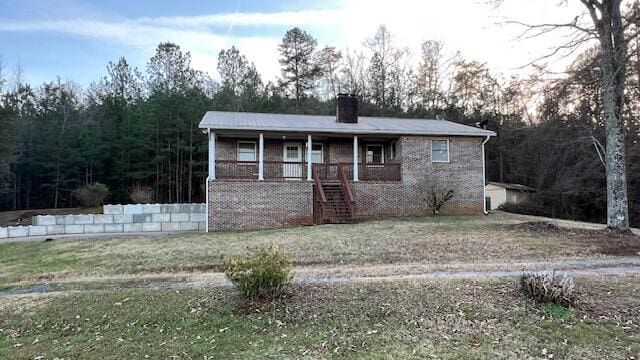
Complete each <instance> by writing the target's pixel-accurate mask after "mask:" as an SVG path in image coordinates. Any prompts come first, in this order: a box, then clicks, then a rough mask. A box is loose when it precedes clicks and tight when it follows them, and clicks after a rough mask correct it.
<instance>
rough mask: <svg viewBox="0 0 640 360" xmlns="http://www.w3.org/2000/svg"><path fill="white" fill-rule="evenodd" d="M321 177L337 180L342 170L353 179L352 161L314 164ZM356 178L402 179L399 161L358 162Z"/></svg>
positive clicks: (376, 179) (370, 179)
mask: <svg viewBox="0 0 640 360" xmlns="http://www.w3.org/2000/svg"><path fill="white" fill-rule="evenodd" d="M315 165H318V172H319V174H320V177H321V178H322V179H334V180H339V173H338V170H340V172H342V173H343V174H344V175H345V177H346V178H347V179H348V180H352V179H353V163H336V164H333V163H331V164H315ZM358 180H361V181H400V180H402V164H401V163H396V162H393V163H384V164H371V163H359V164H358Z"/></svg>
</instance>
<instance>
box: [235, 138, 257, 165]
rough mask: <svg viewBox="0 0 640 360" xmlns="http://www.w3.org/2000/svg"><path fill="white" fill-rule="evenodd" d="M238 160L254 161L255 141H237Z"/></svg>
mask: <svg viewBox="0 0 640 360" xmlns="http://www.w3.org/2000/svg"><path fill="white" fill-rule="evenodd" d="M238 161H256V142H255V141H238Z"/></svg>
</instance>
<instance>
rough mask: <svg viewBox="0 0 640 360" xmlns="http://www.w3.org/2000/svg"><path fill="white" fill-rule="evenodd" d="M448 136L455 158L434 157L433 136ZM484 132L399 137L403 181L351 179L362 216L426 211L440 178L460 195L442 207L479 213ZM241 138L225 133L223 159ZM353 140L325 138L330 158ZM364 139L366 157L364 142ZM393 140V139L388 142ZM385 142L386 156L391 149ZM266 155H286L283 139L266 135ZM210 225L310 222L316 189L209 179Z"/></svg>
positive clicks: (347, 150)
mask: <svg viewBox="0 0 640 360" xmlns="http://www.w3.org/2000/svg"><path fill="white" fill-rule="evenodd" d="M433 139H448V140H449V153H450V161H449V162H448V163H433V162H432V161H431V140H433ZM482 140H483V139H482V138H479V137H424V136H403V137H400V138H399V139H397V142H398V143H397V152H398V158H397V161H400V162H401V163H402V181H359V182H351V186H352V190H353V193H354V197H355V200H356V206H357V214H358V216H359V217H363V218H366V217H387V216H406V215H418V214H425V213H426V212H427V211H428V209H427V207H426V203H425V201H424V198H425V197H427V195H428V191H429V188H430V186H431V185H432V184H435V185H436V186H437V187H439V188H440V189H445V190H448V189H453V190H454V192H455V196H454V198H453V199H452V200H450V201H449V202H448V203H447V204H446V205H445V206H444V207H443V209H442V212H443V213H453V214H480V213H482V210H483V187H484V184H483V174H482V152H481V143H482ZM236 141H237V139H221V141H219V145H218V147H217V149H216V150H217V153H218V154H220V156H219V159H225V160H234V159H235V158H236V154H235V151H236ZM351 141H352V140H349V139H340V140H331V141H326V142H325V156H324V157H325V161H327V162H331V163H335V162H341V161H344V162H350V161H351V160H352V159H353V153H352V151H353V146H352V142H351ZM366 143H367V142H366V140H364V139H363V140H362V141H361V144H360V145H361V150H360V154H361V160H360V161H362V162H364V146H365V144H366ZM386 144H389V142H386ZM388 148H389V147H388V146H386V147H385V158H386V159H388V156H389V150H388ZM265 159H270V160H274V161H281V160H282V142H279V141H274V140H267V141H265ZM208 191H209V214H208V216H209V230H243V229H259V228H276V227H285V226H292V225H303V224H311V223H312V221H313V204H312V199H313V190H312V184H311V182H308V181H269V180H265V181H251V180H249V181H247V180H244V181H234V180H214V181H211V182H209V190H208Z"/></svg>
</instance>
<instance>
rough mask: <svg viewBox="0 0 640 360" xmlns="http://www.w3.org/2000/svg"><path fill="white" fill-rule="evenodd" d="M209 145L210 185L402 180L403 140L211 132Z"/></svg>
mask: <svg viewBox="0 0 640 360" xmlns="http://www.w3.org/2000/svg"><path fill="white" fill-rule="evenodd" d="M209 142H210V144H209V152H210V153H209V180H239V181H288V180H291V181H295V180H298V181H305V180H306V181H313V180H314V178H316V177H317V178H318V179H322V180H339V177H341V176H345V177H346V178H347V179H349V180H351V181H401V180H402V164H401V159H400V156H399V155H400V153H401V152H400V150H399V147H400V141H399V138H398V137H380V136H377V137H372V136H363V135H353V136H345V135H324V134H307V135H300V134H283V133H266V132H264V133H263V132H261V133H248V132H214V131H209ZM354 164H356V165H355V166H354Z"/></svg>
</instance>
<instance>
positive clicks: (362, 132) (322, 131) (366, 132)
mask: <svg viewBox="0 0 640 360" xmlns="http://www.w3.org/2000/svg"><path fill="white" fill-rule="evenodd" d="M199 128H200V129H212V130H231V131H264V132H295V133H309V132H311V133H316V134H352V135H405V136H471V137H486V136H490V137H492V136H496V133H495V132H493V131H489V130H485V132H483V133H468V132H456V131H449V132H434V131H430V132H419V131H416V132H410V133H409V132H406V131H372V130H347V129H345V130H344V131H336V130H326V129H313V128H309V129H299V128H249V127H231V126H215V125H204V124H200V125H199Z"/></svg>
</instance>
